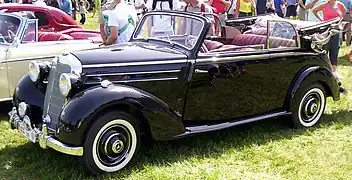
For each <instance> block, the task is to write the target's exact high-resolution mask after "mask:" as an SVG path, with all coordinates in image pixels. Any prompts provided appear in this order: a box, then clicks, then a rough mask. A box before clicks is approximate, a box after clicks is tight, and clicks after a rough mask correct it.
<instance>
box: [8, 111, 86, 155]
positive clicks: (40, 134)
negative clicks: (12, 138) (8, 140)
mask: <svg viewBox="0 0 352 180" xmlns="http://www.w3.org/2000/svg"><path fill="white" fill-rule="evenodd" d="M8 115H9V121H10V123H11V127H12V128H13V129H17V130H18V131H19V132H20V133H21V134H22V135H23V136H25V137H26V138H27V139H29V140H30V141H31V142H33V143H37V142H39V146H40V147H41V148H43V149H47V148H48V147H50V148H52V149H54V150H56V151H59V152H61V153H65V154H69V155H75V156H83V147H76V146H70V145H67V144H64V143H62V142H60V141H58V140H56V139H55V138H54V137H53V136H52V135H50V134H48V128H47V125H46V124H43V125H42V129H41V130H39V129H38V128H34V129H33V128H32V127H31V126H30V125H29V124H28V123H27V122H25V121H24V120H23V119H21V118H20V117H19V116H18V114H17V110H16V108H13V109H12V111H10V112H9V113H8Z"/></svg>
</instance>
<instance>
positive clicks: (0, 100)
mask: <svg viewBox="0 0 352 180" xmlns="http://www.w3.org/2000/svg"><path fill="white" fill-rule="evenodd" d="M11 100H12V97H9V98H0V102H5V101H11Z"/></svg>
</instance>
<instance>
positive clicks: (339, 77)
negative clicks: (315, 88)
mask: <svg viewBox="0 0 352 180" xmlns="http://www.w3.org/2000/svg"><path fill="white" fill-rule="evenodd" d="M332 74H333V75H334V76H335V77H336V78H337V79H341V75H340V74H339V73H337V72H333V73H332Z"/></svg>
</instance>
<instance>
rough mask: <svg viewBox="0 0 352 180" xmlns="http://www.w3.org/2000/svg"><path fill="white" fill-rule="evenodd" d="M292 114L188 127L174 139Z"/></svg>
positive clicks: (279, 113)
mask: <svg viewBox="0 0 352 180" xmlns="http://www.w3.org/2000/svg"><path fill="white" fill-rule="evenodd" d="M290 114H291V113H290V112H285V111H283V112H277V113H272V114H266V115H262V116H257V117H253V118H249V119H244V120H238V121H232V122H231V121H230V122H225V123H220V124H215V125H202V126H193V127H186V132H185V133H183V134H180V135H177V136H174V137H173V138H174V139H176V138H181V137H184V136H189V135H191V134H198V133H203V132H209V131H217V130H221V129H226V128H230V127H233V126H237V125H241V124H246V123H251V122H255V121H259V120H264V119H269V118H274V117H278V116H284V115H290Z"/></svg>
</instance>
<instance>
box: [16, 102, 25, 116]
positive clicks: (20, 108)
mask: <svg viewBox="0 0 352 180" xmlns="http://www.w3.org/2000/svg"><path fill="white" fill-rule="evenodd" d="M26 111H27V104H26V103H24V102H21V103H20V104H18V115H19V116H20V117H21V118H23V117H24V116H25V115H26Z"/></svg>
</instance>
